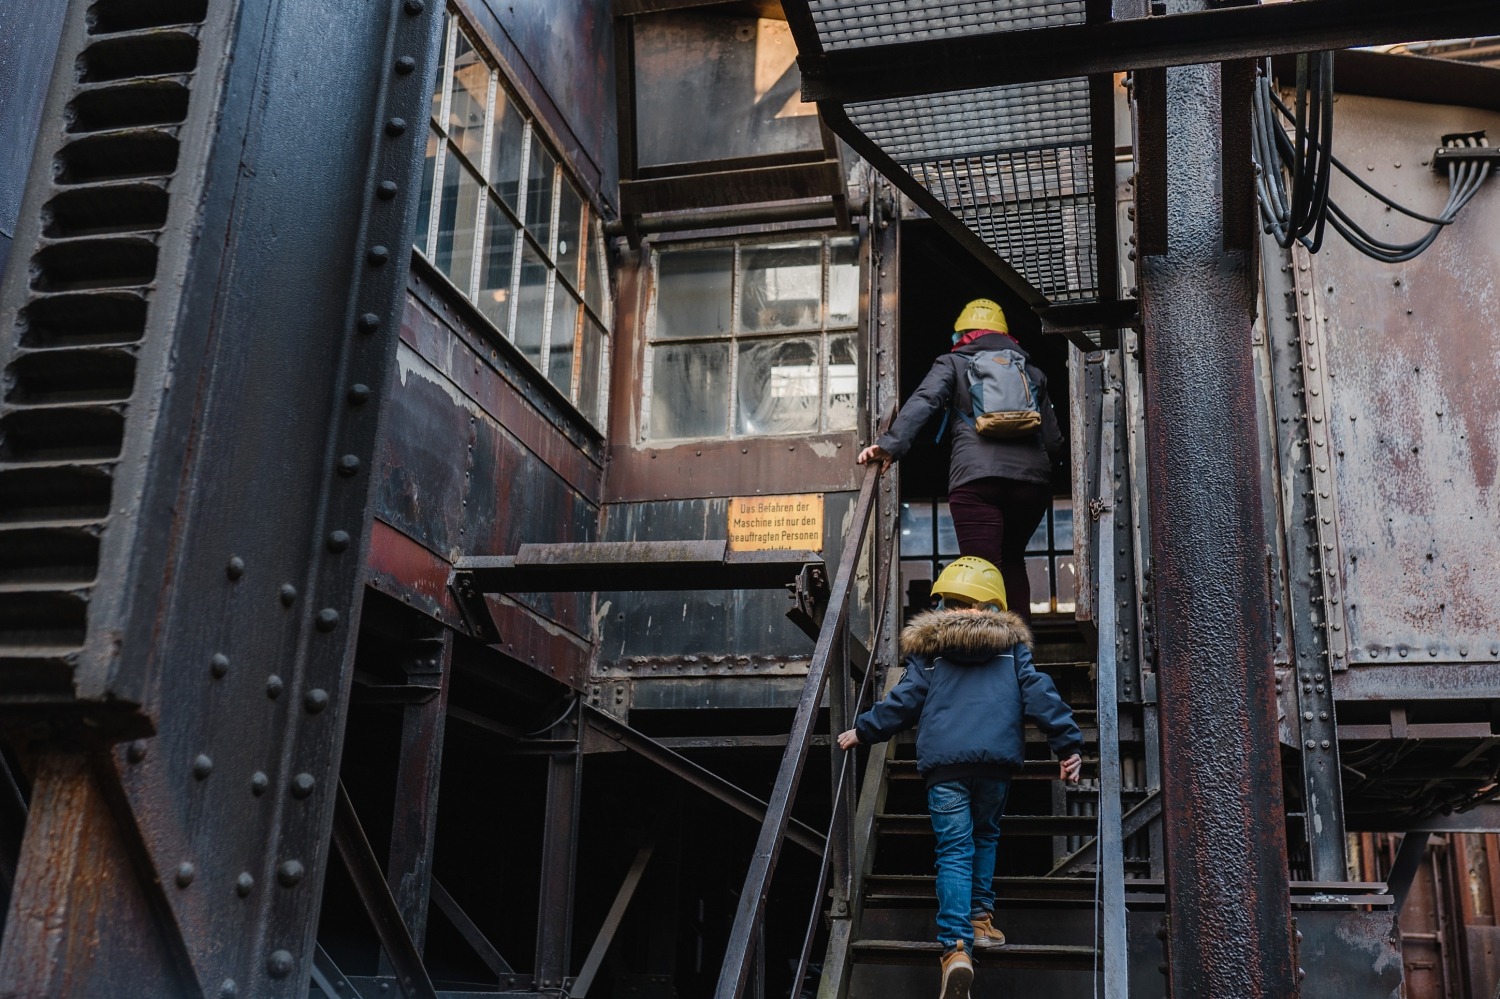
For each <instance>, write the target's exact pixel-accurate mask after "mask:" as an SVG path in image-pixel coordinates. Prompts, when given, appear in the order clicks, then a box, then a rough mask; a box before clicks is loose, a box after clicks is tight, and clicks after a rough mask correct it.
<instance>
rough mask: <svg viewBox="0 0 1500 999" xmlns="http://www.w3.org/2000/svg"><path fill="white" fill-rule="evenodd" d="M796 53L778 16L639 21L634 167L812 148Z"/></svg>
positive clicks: (697, 15)
mask: <svg viewBox="0 0 1500 999" xmlns="http://www.w3.org/2000/svg"><path fill="white" fill-rule="evenodd" d="M796 60H797V46H796V44H795V43H794V42H793V41H792V36H791V31H790V29H789V27H788V25H787V22H786V21H784V20H777V19H770V18H756V17H745V16H736V15H734V14H731V13H729V12H727V11H724V10H719V9H715V10H713V11H709V12H697V11H680V12H674V13H670V14H660V15H655V16H650V17H641V18H637V19H636V21H635V103H636V113H635V129H636V148H637V150H638V153H637V155H638V156H639V157H640V162H641V164H642V165H646V166H654V165H657V164H663V163H694V162H700V161H703V160H715V159H727V158H733V157H741V156H765V155H771V154H776V153H789V152H800V151H806V152H815V151H817V150H820V149H821V148H822V138H821V136H820V134H819V130H818V118H817V107H816V106H815V105H812V104H803V103H802V100H801V93H800V91H801V88H802V78H801V77H800V76H799V75H798V72H797V61H796ZM830 193H832V192H830ZM788 196H791V195H790V194H789V195H788Z"/></svg>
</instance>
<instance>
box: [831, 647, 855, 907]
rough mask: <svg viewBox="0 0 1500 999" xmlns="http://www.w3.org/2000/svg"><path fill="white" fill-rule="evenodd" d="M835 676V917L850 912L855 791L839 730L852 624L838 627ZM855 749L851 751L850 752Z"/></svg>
mask: <svg viewBox="0 0 1500 999" xmlns="http://www.w3.org/2000/svg"><path fill="white" fill-rule="evenodd" d="M832 666H833V679H832V680H831V681H830V684H829V688H828V734H829V745H828V759H829V762H830V764H831V773H832V779H831V782H830V783H829V787H830V788H831V789H832V791H833V795H832V798H831V807H832V811H833V821H832V823H831V826H830V828H829V834H830V835H829V837H828V868H829V877H828V889H829V896H830V902H831V905H830V912H831V914H832V915H833V917H834V918H835V919H837V918H840V917H843V916H847V915H848V913H849V890H850V887H851V885H850V876H849V855H850V843H849V830H850V828H851V827H850V825H849V817H850V811H851V809H850V808H849V803H848V799H849V797H850V795H851V793H852V792H853V790H854V782H853V781H852V780H849V779H847V778H845V777H844V774H845V772H846V770H847V767H848V763H849V760H848V755H849V754H848V753H846V752H845V751H844V750H841V749H839V747H838V742H837V741H835V740H837V738H838V733H840V732H842V731H844V730H845V729H847V728H848V727H849V722H850V711H849V624H848V622H847V621H846V622H845V623H844V627H843V628H842V629H840V630H839V637H838V641H837V642H835V643H834V647H833V664H832ZM850 752H852V750H851V751H850Z"/></svg>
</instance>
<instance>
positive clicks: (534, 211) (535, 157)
mask: <svg viewBox="0 0 1500 999" xmlns="http://www.w3.org/2000/svg"><path fill="white" fill-rule="evenodd" d="M556 166H557V160H555V159H553V158H552V154H551V153H549V152H547V150H546V148H545V147H543V146H542V143H541V141H540V140H539V139H538V138H537V137H536V136H534V135H533V136H532V137H531V165H530V167H528V168H527V172H526V216H525V218H524V219H523V220H522V221H524V222H525V223H526V228H527V230H529V231H530V233H531V234H532V235H533V236H534V237H536V241H537V245H538V246H540V247H541V248H542V250H543V251H544V252H546V251H549V250H550V248H551V246H552V184H553V180H554V175H555V174H556V173H557V170H556V169H555V168H556Z"/></svg>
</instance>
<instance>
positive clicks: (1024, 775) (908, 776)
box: [886, 757, 1099, 780]
mask: <svg viewBox="0 0 1500 999" xmlns="http://www.w3.org/2000/svg"><path fill="white" fill-rule="evenodd" d="M886 770H887V772H888V773H889V774H890V776H891V779H892V780H921V779H922V775H921V774H919V773H917V761H916V760H914V759H895V760H888V761H887V762H886ZM1083 776H1084V779H1085V780H1091V779H1094V778H1097V777H1098V776H1099V760H1098V759H1097V758H1094V757H1085V758H1084V761H1083ZM1012 779H1013V780H1057V761H1056V760H1027V761H1026V762H1025V763H1024V764H1022V766H1021V771H1020V772H1019V773H1017V774H1015V775H1014V776H1013V777H1012Z"/></svg>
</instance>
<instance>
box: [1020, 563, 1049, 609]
mask: <svg viewBox="0 0 1500 999" xmlns="http://www.w3.org/2000/svg"><path fill="white" fill-rule="evenodd" d="M1026 578H1027V579H1028V580H1030V581H1031V612H1032V613H1033V614H1050V613H1051V612H1052V580H1051V578H1050V577H1049V576H1048V575H1047V559H1046V557H1042V558H1029V559H1027V560H1026Z"/></svg>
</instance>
